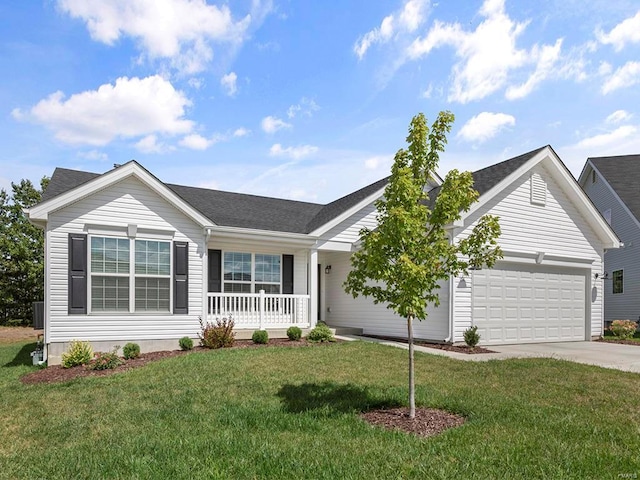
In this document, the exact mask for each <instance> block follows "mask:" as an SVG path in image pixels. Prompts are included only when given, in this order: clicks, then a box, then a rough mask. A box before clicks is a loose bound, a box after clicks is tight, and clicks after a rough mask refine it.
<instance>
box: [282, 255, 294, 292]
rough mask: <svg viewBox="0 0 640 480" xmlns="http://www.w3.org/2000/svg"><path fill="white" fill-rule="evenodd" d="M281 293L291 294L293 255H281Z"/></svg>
mask: <svg viewBox="0 0 640 480" xmlns="http://www.w3.org/2000/svg"><path fill="white" fill-rule="evenodd" d="M282 293H284V294H289V295H291V294H293V255H282Z"/></svg>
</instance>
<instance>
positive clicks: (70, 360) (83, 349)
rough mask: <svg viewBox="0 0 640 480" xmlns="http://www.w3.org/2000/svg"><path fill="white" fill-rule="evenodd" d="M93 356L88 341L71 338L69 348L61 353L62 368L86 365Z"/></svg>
mask: <svg viewBox="0 0 640 480" xmlns="http://www.w3.org/2000/svg"><path fill="white" fill-rule="evenodd" d="M92 358H93V348H92V347H91V344H90V343H89V342H81V341H80V340H72V341H71V343H69V349H68V350H67V351H66V352H64V353H63V354H62V368H71V367H76V366H78V365H86V364H88V363H89V362H90V361H91V359H92Z"/></svg>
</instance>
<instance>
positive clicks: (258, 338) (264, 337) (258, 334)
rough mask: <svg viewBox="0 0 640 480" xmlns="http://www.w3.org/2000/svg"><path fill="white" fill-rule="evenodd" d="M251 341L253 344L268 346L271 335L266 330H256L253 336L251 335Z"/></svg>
mask: <svg viewBox="0 0 640 480" xmlns="http://www.w3.org/2000/svg"><path fill="white" fill-rule="evenodd" d="M251 340H253V343H259V344H261V345H266V344H267V343H268V342H269V334H268V333H267V331H266V330H256V331H255V332H253V335H251Z"/></svg>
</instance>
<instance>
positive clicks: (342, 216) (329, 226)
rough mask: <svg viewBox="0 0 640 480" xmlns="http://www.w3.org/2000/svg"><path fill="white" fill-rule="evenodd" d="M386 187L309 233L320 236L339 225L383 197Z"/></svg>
mask: <svg viewBox="0 0 640 480" xmlns="http://www.w3.org/2000/svg"><path fill="white" fill-rule="evenodd" d="M385 188H386V185H385V186H384V187H382V188H380V189H379V190H378V191H376V192H375V193H373V194H371V195H369V196H368V197H367V198H365V199H364V200H362V201H361V202H359V203H358V204H356V205H354V206H353V207H351V208H350V209H349V210H347V211H345V212H342V213H341V214H340V215H338V216H337V217H335V218H334V219H332V220H329V221H328V222H327V223H325V224H324V225H322V226H321V227H318V228H316V229H315V230H314V231H313V232H311V233H310V234H309V235H311V236H314V237H320V236H322V235H323V234H325V233H327V232H328V231H329V230H331V229H332V228H333V227H335V226H336V225H338V224H339V223H340V222H343V221H344V220H346V219H347V218H349V217H350V216H351V215H353V214H354V213H356V212H358V211H360V210H362V209H363V208H364V207H366V206H367V205H369V204H370V203H372V202H374V201H376V200H377V199H378V198H380V197H382V194H383V193H384V189H385Z"/></svg>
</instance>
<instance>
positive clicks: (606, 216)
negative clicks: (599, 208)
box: [602, 208, 611, 225]
mask: <svg viewBox="0 0 640 480" xmlns="http://www.w3.org/2000/svg"><path fill="white" fill-rule="evenodd" d="M602 216H603V217H604V219H605V220H606V221H607V223H608V224H609V225H611V209H610V208H609V209H607V210H605V211H604V213H603V214H602Z"/></svg>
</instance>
